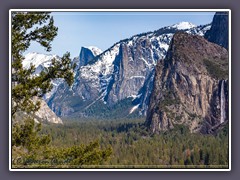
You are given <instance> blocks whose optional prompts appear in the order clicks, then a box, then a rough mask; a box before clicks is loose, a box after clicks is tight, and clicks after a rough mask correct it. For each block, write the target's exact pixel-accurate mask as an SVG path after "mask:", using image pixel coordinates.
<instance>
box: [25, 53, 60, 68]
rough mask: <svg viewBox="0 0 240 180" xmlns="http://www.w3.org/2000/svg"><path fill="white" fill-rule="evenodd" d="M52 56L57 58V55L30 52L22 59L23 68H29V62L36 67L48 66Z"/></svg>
mask: <svg viewBox="0 0 240 180" xmlns="http://www.w3.org/2000/svg"><path fill="white" fill-rule="evenodd" d="M53 58H58V56H57V55H46V54H39V53H36V52H31V53H27V54H26V55H25V59H24V60H23V62H22V64H23V67H24V68H29V67H30V64H31V63H32V64H33V65H35V67H38V66H39V65H43V66H44V67H49V66H50V65H51V60H52V59H53Z"/></svg>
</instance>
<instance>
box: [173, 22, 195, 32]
mask: <svg viewBox="0 0 240 180" xmlns="http://www.w3.org/2000/svg"><path fill="white" fill-rule="evenodd" d="M171 27H173V28H176V29H179V30H184V29H190V28H194V27H197V26H196V25H194V24H192V23H190V22H180V23H177V24H174V25H172V26H171Z"/></svg>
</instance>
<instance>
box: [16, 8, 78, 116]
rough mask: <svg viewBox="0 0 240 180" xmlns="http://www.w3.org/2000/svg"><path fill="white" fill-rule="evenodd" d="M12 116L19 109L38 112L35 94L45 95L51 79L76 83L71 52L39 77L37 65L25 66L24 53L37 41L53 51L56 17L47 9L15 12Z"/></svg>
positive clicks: (38, 103) (53, 63)
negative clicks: (34, 98) (61, 79)
mask: <svg viewBox="0 0 240 180" xmlns="http://www.w3.org/2000/svg"><path fill="white" fill-rule="evenodd" d="M11 17H12V21H11V22H12V29H11V40H12V44H11V45H12V115H13V116H14V115H15V113H16V112H17V111H23V112H26V113H28V114H29V113H31V112H33V113H34V112H36V111H37V110H38V109H39V108H40V101H33V97H34V96H37V97H42V96H43V95H44V94H45V93H47V92H49V91H50V90H51V89H52V85H51V80H53V79H55V78H64V79H65V80H66V81H67V83H68V84H69V85H71V84H72V83H73V70H72V69H73V68H74V67H72V65H71V60H70V53H68V52H67V53H66V54H64V55H63V57H62V58H61V60H60V61H58V60H56V59H52V66H50V67H49V68H46V69H45V70H43V71H42V72H41V73H40V75H39V76H33V75H32V74H33V72H34V71H35V67H34V66H33V65H31V66H30V68H28V69H25V68H23V65H22V61H23V59H24V58H23V53H24V52H25V51H26V50H27V49H28V48H29V46H30V44H31V42H33V41H35V42H37V43H39V44H40V45H41V46H43V47H44V48H45V49H46V51H51V42H52V41H53V39H54V38H55V37H56V35H57V31H58V28H57V27H55V26H54V20H53V17H51V16H50V14H49V13H46V12H12V16H11Z"/></svg>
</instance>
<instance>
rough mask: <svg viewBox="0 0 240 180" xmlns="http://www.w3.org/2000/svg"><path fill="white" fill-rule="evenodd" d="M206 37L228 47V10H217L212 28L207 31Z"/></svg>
mask: <svg viewBox="0 0 240 180" xmlns="http://www.w3.org/2000/svg"><path fill="white" fill-rule="evenodd" d="M204 37H205V38H206V39H207V40H208V41H210V42H213V43H216V44H218V45H220V46H222V47H224V48H226V49H228V12H216V14H215V15H214V18H213V22H212V26H211V29H210V30H208V31H207V32H206V33H205V35H204Z"/></svg>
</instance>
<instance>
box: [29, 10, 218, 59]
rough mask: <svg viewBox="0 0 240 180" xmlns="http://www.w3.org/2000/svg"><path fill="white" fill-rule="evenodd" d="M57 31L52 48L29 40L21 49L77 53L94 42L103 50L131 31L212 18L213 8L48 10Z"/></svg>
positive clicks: (208, 21) (39, 51)
mask: <svg viewBox="0 0 240 180" xmlns="http://www.w3.org/2000/svg"><path fill="white" fill-rule="evenodd" d="M51 14H52V16H53V18H54V22H55V26H57V27H58V35H57V37H55V39H54V40H53V42H52V51H51V52H46V51H45V50H44V48H43V47H41V46H40V45H38V44H37V43H32V44H31V46H30V48H29V49H28V50H27V51H26V52H25V54H26V53H28V52H38V53H43V54H57V55H59V56H62V55H63V54H64V53H65V52H67V51H68V52H70V54H71V58H74V57H77V56H78V55H79V53H80V50H81V47H88V46H96V47H98V48H100V49H101V50H103V51H104V50H106V49H108V48H109V47H111V46H112V45H113V44H114V43H116V42H118V41H120V40H122V39H126V38H130V37H131V36H133V35H136V34H139V33H143V32H149V31H154V30H157V29H160V28H162V27H165V26H169V25H173V24H176V23H179V22H183V21H187V22H190V23H193V24H195V25H204V24H208V23H211V22H212V19H213V16H214V14H215V12H116V11H115V12H52V13H51Z"/></svg>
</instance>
